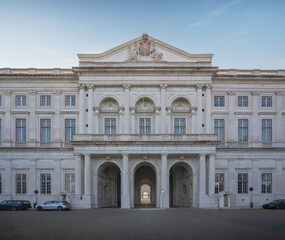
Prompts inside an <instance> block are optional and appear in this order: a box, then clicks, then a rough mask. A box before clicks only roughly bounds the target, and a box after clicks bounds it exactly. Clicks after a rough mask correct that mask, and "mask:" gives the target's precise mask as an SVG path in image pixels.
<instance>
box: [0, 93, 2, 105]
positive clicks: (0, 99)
mask: <svg viewBox="0 0 285 240" xmlns="http://www.w3.org/2000/svg"><path fill="white" fill-rule="evenodd" d="M0 106H2V95H0Z"/></svg>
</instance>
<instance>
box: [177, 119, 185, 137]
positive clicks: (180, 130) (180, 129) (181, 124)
mask: <svg viewBox="0 0 285 240" xmlns="http://www.w3.org/2000/svg"><path fill="white" fill-rule="evenodd" d="M174 133H175V134H185V118H175V119H174Z"/></svg>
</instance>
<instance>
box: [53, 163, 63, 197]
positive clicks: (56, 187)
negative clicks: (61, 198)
mask: <svg viewBox="0 0 285 240" xmlns="http://www.w3.org/2000/svg"><path fill="white" fill-rule="evenodd" d="M53 164H54V176H53V179H54V180H53V194H54V195H60V193H61V192H63V191H62V190H61V188H62V186H61V182H62V181H61V159H55V160H54V161H53Z"/></svg>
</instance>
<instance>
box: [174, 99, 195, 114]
mask: <svg viewBox="0 0 285 240" xmlns="http://www.w3.org/2000/svg"><path fill="white" fill-rule="evenodd" d="M172 112H179V113H182V112H184V113H185V112H191V106H190V104H189V102H188V101H186V100H185V99H177V100H175V101H174V102H173V104H172Z"/></svg>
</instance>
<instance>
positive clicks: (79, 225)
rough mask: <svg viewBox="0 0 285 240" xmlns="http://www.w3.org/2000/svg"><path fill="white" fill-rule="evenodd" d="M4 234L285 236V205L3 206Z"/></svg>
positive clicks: (43, 236)
mask: <svg viewBox="0 0 285 240" xmlns="http://www.w3.org/2000/svg"><path fill="white" fill-rule="evenodd" d="M0 239H1V240H4V239H29V240H30V239H37V240H38V239H81V240H84V239H100V240H101V239H124V240H126V239H144V240H146V239H172V240H173V239H174V240H180V239H283V240H284V239H285V210H263V209H239V210H237V209H232V210H204V209H183V208H177V209H167V210H160V209H129V210H124V209H91V210H72V211H64V212H56V211H43V212H37V211H34V210H29V211H17V212H13V211H2V212H0Z"/></svg>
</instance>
